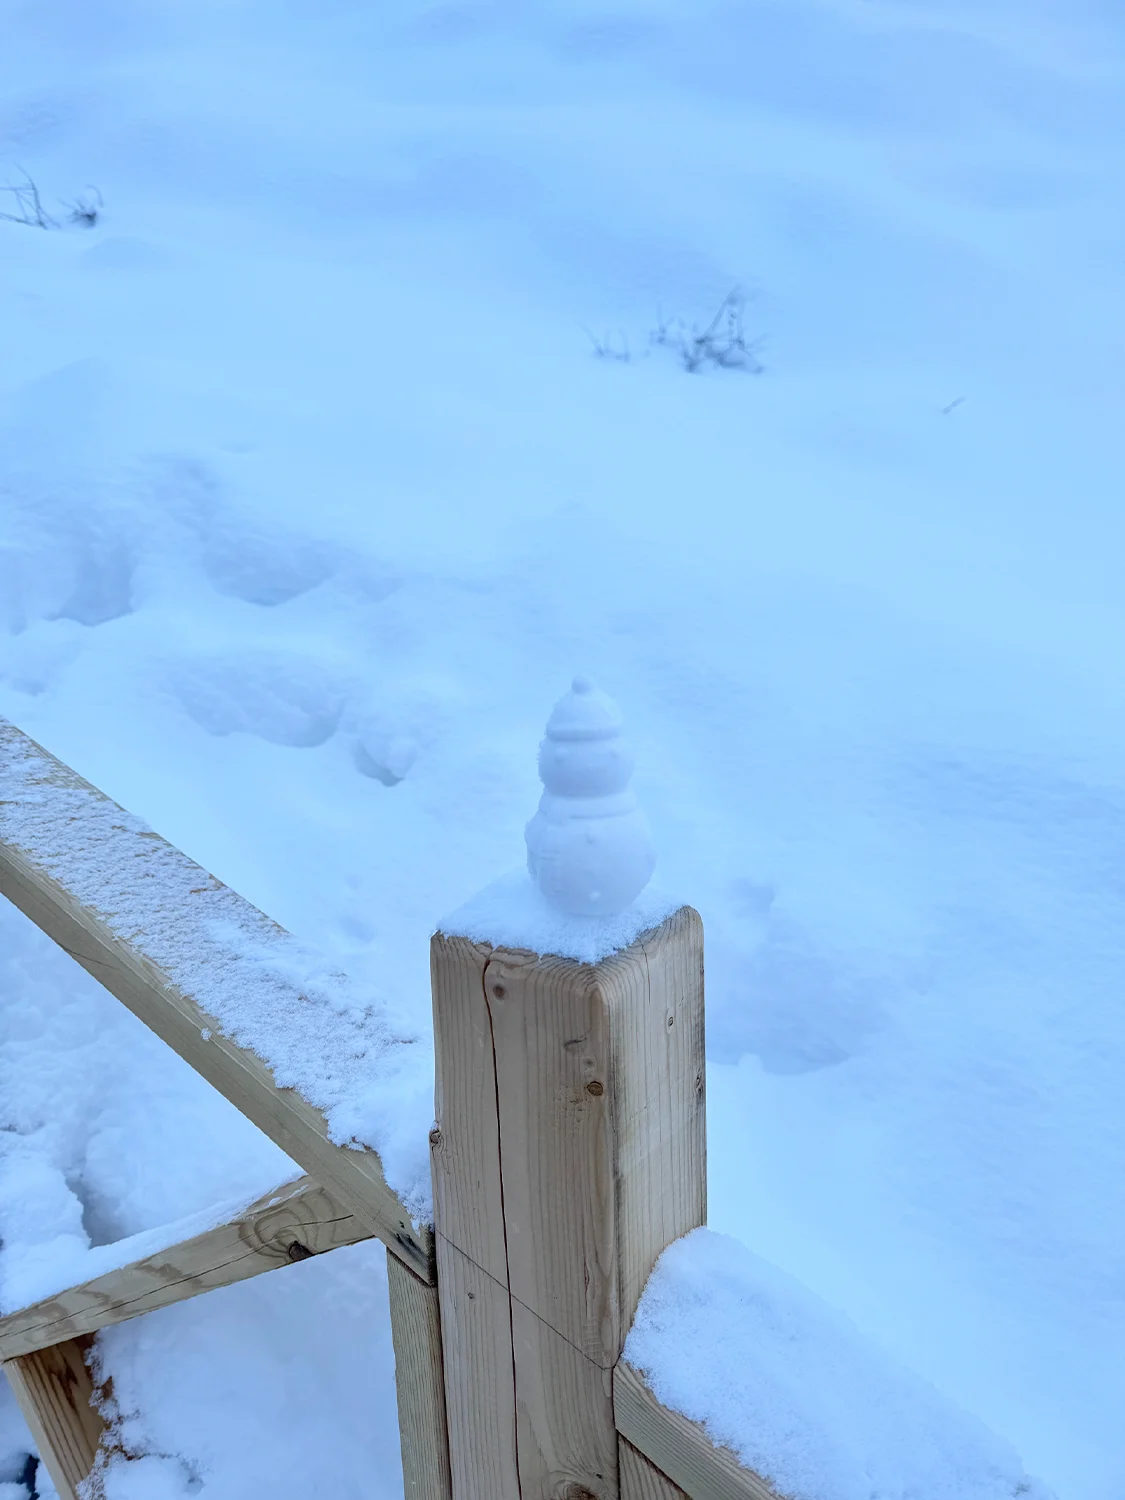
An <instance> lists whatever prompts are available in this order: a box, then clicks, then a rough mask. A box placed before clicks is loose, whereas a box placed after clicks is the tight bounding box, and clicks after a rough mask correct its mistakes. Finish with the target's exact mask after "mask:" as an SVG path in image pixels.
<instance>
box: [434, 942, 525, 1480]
mask: <svg viewBox="0 0 1125 1500" xmlns="http://www.w3.org/2000/svg"><path fill="white" fill-rule="evenodd" d="M430 951H431V983H432V988H433V1002H434V1033H435V1035H434V1043H435V1052H436V1079H435V1106H434V1112H435V1116H436V1119H437V1121H438V1124H437V1125H436V1127H435V1129H434V1130H433V1132H432V1133H431V1136H430V1143H431V1146H432V1148H433V1151H432V1157H431V1160H432V1162H433V1180H434V1201H435V1220H436V1229H435V1235H436V1241H437V1243H436V1253H437V1269H438V1293H439V1300H440V1304H441V1336H442V1351H443V1356H444V1361H445V1399H446V1413H447V1417H448V1422H449V1459H450V1467H451V1470H452V1476H453V1494H454V1496H455V1500H508V1497H509V1496H518V1495H519V1474H518V1470H517V1468H516V1422H515V1399H516V1397H515V1382H514V1376H513V1369H512V1314H511V1306H510V1302H509V1298H508V1268H507V1249H506V1245H505V1237H504V1207H503V1193H502V1188H501V1183H500V1134H499V1119H498V1117H497V1111H496V1068H495V1058H494V1054H493V1047H492V1025H491V1021H490V1019H489V1013H488V1005H487V1003H486V1001H485V998H484V971H485V968H486V967H487V964H488V958H489V954H490V952H491V950H490V949H489V948H487V947H483V946H481V945H478V944H475V943H471V942H470V941H469V940H468V939H467V938H456V937H455V938H442V937H440V936H439V937H435V938H434V940H433V943H432V945H431V950H430Z"/></svg>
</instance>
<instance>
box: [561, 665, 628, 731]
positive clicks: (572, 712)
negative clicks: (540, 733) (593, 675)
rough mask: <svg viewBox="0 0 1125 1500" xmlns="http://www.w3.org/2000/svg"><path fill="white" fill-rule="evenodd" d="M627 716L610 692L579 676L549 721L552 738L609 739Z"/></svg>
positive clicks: (621, 726)
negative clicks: (605, 691) (603, 690)
mask: <svg viewBox="0 0 1125 1500" xmlns="http://www.w3.org/2000/svg"><path fill="white" fill-rule="evenodd" d="M624 727H625V717H624V715H623V714H622V712H621V710H620V709H619V708H618V706H617V704H616V703H614V701H613V699H612V698H611V697H610V696H609V694H608V693H603V692H602V690H601V688H598V687H595V686H594V684H593V683H592V682H591V681H590V679H589V678H588V677H583V676H582V675H579V676H577V677H576V678H575V679H574V681H573V682H572V683H571V685H570V692H569V693H567V694H566V695H565V697H562V698H560V699H559V701H558V702H557V703H556V704H555V707H554V709H553V711H552V713H551V717H550V718H549V719H548V720H547V738H548V739H549V740H608V739H612V738H613V737H614V736H615V735H618V734H620V733H621V731H622V730H623V729H624Z"/></svg>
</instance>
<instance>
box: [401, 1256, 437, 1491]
mask: <svg viewBox="0 0 1125 1500" xmlns="http://www.w3.org/2000/svg"><path fill="white" fill-rule="evenodd" d="M387 1288H388V1291H389V1293H390V1299H391V1338H392V1340H393V1341H394V1351H395V1384H396V1386H397V1388H398V1430H399V1439H400V1442H401V1446H402V1492H403V1496H404V1500H450V1493H451V1492H450V1483H449V1435H448V1432H447V1431H446V1425H445V1388H444V1382H443V1378H442V1368H441V1366H442V1360H441V1325H440V1322H439V1317H438V1298H437V1288H436V1287H434V1286H432V1285H431V1284H430V1283H429V1282H426V1281H423V1280H422V1279H421V1277H419V1276H415V1274H414V1272H413V1271H411V1270H410V1269H409V1268H408V1267H406V1266H404V1265H403V1263H402V1261H400V1260H399V1258H398V1257H397V1256H396V1255H392V1254H391V1252H390V1251H389V1250H388V1251H387Z"/></svg>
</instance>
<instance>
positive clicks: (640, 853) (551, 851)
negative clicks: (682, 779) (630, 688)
mask: <svg viewBox="0 0 1125 1500" xmlns="http://www.w3.org/2000/svg"><path fill="white" fill-rule="evenodd" d="M623 727H624V720H623V718H622V716H621V710H620V709H619V708H618V707H617V704H616V703H614V701H613V699H612V698H610V697H609V696H608V695H607V694H605V693H603V692H601V691H600V690H599V689H598V688H596V687H595V686H594V684H593V683H592V682H591V681H590V680H589V678H588V677H576V678H575V679H574V682H573V683H572V685H571V690H570V692H569V693H567V695H566V697H565V698H560V699H559V701H558V703H556V704H555V707H554V711H553V712H552V714H551V717H550V718H549V719H548V721H547V734H546V738H545V739H544V740H543V742H542V744H541V745H540V747H539V776H540V779H541V781H542V782H543V785H544V787H545V788H546V790H545V791H544V793H543V796H542V799H541V800H540V803H539V811H538V812H537V813H536V814H535V816H534V817H533V818H532V820H531V822H530V823H529V824H528V825H527V829H526V832H525V834H524V837H525V838H526V840H527V868H528V870H529V871H530V873H531V878H532V879H533V880H534V881H535V883H536V884H537V885H538V887H539V889H540V891H541V892H542V893H543V896H544V897H545V898H546V900H547V902H548V903H549V904H550V905H551V906H553V907H555V908H557V909H558V910H560V911H564V912H568V913H570V914H571V915H573V916H586V917H612V916H616V915H617V913H618V912H622V911H624V910H625V908H626V907H627V906H629V905H630V903H631V902H633V901H635V900H636V898H637V897H638V896H639V895H640V893H641V892H642V891H643V890H644V888H645V886H646V885H647V884H648V883H649V880H650V879H651V878H652V872H653V869H654V867H655V865H656V855H655V854H654V853H653V848H652V839H651V836H650V834H649V829H648V823H647V822H646V820H645V816H644V814H643V813H642V812H641V809H640V806H639V804H638V802H637V794H636V792H634V791H632V790H631V789H630V786H629V782H630V780H631V779H632V775H633V757H632V754H631V752H630V750H629V747H628V745H627V744H626V743H625V741H624V740H623V739H622V737H621V731H622V728H623Z"/></svg>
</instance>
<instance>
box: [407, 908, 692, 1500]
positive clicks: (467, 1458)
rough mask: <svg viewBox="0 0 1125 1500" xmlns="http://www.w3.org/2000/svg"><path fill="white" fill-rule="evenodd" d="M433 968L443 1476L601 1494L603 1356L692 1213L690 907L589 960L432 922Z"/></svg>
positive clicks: (477, 1491) (523, 1493)
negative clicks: (460, 933)
mask: <svg viewBox="0 0 1125 1500" xmlns="http://www.w3.org/2000/svg"><path fill="white" fill-rule="evenodd" d="M433 982H434V1015H435V1035H436V1039H437V1057H438V1110H437V1117H438V1131H437V1133H436V1137H435V1149H434V1154H433V1162H434V1183H435V1189H434V1193H435V1204H436V1214H437V1241H438V1268H439V1279H438V1286H439V1295H440V1300H441V1307H442V1330H443V1338H444V1342H445V1362H446V1388H447V1393H448V1407H449V1415H450V1443H451V1453H452V1468H453V1478H454V1495H455V1496H456V1500H478V1497H479V1500H484V1497H488V1500H558V1497H570V1500H615V1497H616V1496H617V1493H618V1457H617V1450H618V1439H617V1432H616V1428H615V1424H614V1416H613V1401H612V1371H613V1368H614V1366H615V1364H616V1362H617V1360H618V1359H619V1357H620V1353H621V1348H622V1345H623V1343H624V1338H625V1334H626V1332H627V1330H628V1326H629V1322H630V1321H631V1319H632V1316H633V1312H634V1310H635V1307H636V1303H637V1300H638V1298H639V1296H640V1292H641V1289H642V1288H643V1286H644V1283H645V1281H646V1280H647V1278H648V1275H649V1273H650V1271H651V1270H652V1267H653V1265H654V1264H655V1262H656V1260H657V1258H658V1256H659V1255H660V1253H661V1252H662V1251H663V1250H664V1249H665V1248H666V1246H667V1245H668V1244H669V1243H670V1242H671V1240H673V1239H675V1238H677V1237H678V1236H679V1235H681V1234H683V1233H686V1232H687V1230H689V1229H693V1228H695V1227H696V1226H697V1225H698V1224H700V1223H702V1222H703V1219H704V1214H705V1207H706V1203H705V1134H704V1130H705V1120H704V1109H703V988H702V929H701V924H700V922H699V918H698V917H697V916H696V914H695V913H694V912H692V911H690V910H689V909H684V910H683V911H681V912H678V913H676V914H675V915H674V916H673V917H672V918H670V919H669V920H668V922H666V923H665V924H663V926H662V927H661V928H660V929H658V930H656V931H655V932H652V933H649V934H646V935H645V936H644V937H643V938H642V939H641V940H640V941H639V942H637V943H635V944H633V945H632V947H630V948H628V949H626V950H624V951H623V952H620V953H618V954H615V955H613V956H612V957H611V958H609V959H607V960H606V961H605V962H603V963H601V964H598V965H586V964H579V963H575V962H574V961H572V960H567V959H558V958H551V957H546V958H544V957H541V956H539V955H536V954H531V953H523V952H516V951H512V950H495V951H493V950H490V949H489V948H488V947H487V946H486V945H480V944H473V943H470V942H468V940H466V939H458V938H443V937H440V936H439V937H438V938H435V940H434V945H433ZM505 1351H507V1354H508V1358H509V1359H510V1363H511V1376H510V1377H508V1376H506V1375H505V1372H504V1369H503V1358H504V1354H505ZM509 1379H510V1384H509ZM513 1431H514V1440H513Z"/></svg>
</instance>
